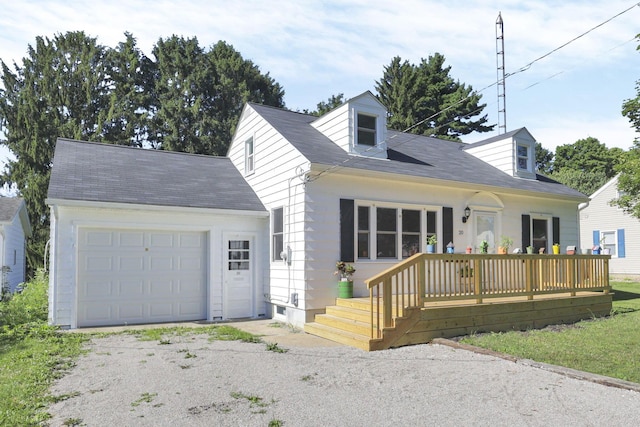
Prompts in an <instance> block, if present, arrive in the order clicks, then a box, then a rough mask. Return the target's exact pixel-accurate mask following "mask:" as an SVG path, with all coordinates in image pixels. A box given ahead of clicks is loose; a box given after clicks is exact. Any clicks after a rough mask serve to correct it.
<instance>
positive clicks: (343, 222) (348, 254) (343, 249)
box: [340, 199, 355, 262]
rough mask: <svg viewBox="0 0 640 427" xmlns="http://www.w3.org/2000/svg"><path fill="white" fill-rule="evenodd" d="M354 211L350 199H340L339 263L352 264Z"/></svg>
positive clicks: (353, 204) (352, 202) (353, 205)
mask: <svg viewBox="0 0 640 427" xmlns="http://www.w3.org/2000/svg"><path fill="white" fill-rule="evenodd" d="M354 209H355V203H354V201H353V200H351V199H340V261H344V262H353V261H354V253H355V242H354V237H353V236H354V225H355V221H354Z"/></svg>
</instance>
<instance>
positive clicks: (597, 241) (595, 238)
mask: <svg viewBox="0 0 640 427" xmlns="http://www.w3.org/2000/svg"><path fill="white" fill-rule="evenodd" d="M599 244H600V230H593V246H598V245H599Z"/></svg>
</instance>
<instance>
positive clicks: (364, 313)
mask: <svg viewBox="0 0 640 427" xmlns="http://www.w3.org/2000/svg"><path fill="white" fill-rule="evenodd" d="M325 313H326V314H330V315H332V316H337V317H342V318H344V319H349V320H357V321H359V322H367V323H369V322H371V313H370V312H369V311H368V310H360V309H357V308H352V307H343V306H340V305H330V306H327V308H326V310H325Z"/></svg>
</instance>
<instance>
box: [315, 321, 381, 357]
mask: <svg viewBox="0 0 640 427" xmlns="http://www.w3.org/2000/svg"><path fill="white" fill-rule="evenodd" d="M304 331H305V332H306V333H308V334H312V335H316V336H319V337H322V338H326V339H328V340H331V341H335V342H338V343H340V344H345V345H348V346H351V347H355V348H359V349H361V350H365V351H370V350H371V345H370V341H371V340H370V338H369V336H368V335H362V334H356V333H353V332H349V331H344V330H340V329H336V328H333V327H331V326H327V325H324V324H321V323H318V322H313V323H307V324H305V325H304Z"/></svg>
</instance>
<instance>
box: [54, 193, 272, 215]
mask: <svg viewBox="0 0 640 427" xmlns="http://www.w3.org/2000/svg"><path fill="white" fill-rule="evenodd" d="M45 203H46V204H47V205H48V206H65V207H81V208H94V209H100V208H102V209H128V210H144V211H155V212H172V213H175V212H185V211H187V212H189V213H202V214H208V215H211V214H220V215H233V216H253V217H264V218H266V217H268V216H269V212H267V211H266V210H259V211H254V210H244V209H220V208H201V207H190V206H163V205H146V204H140V203H119V202H105V201H87V200H71V199H58V198H47V199H45Z"/></svg>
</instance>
